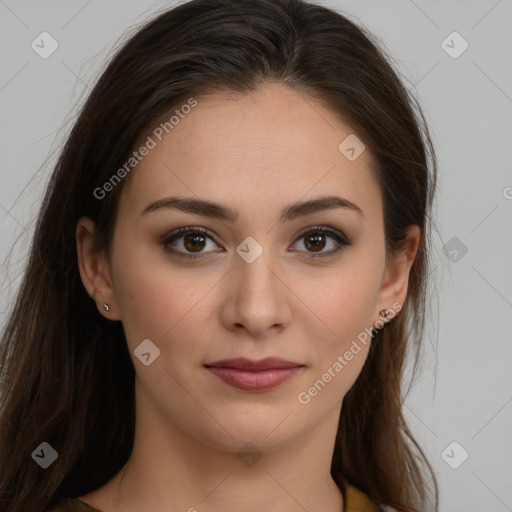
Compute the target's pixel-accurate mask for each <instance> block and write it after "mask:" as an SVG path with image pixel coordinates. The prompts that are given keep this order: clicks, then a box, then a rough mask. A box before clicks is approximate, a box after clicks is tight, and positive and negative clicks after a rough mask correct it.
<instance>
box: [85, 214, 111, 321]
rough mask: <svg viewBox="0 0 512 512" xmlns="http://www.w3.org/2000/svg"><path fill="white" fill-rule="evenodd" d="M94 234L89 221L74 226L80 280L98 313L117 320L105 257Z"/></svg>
mask: <svg viewBox="0 0 512 512" xmlns="http://www.w3.org/2000/svg"><path fill="white" fill-rule="evenodd" d="M95 232H96V227H95V225H94V222H93V221H92V220H91V219H89V218H87V217H82V218H81V219H79V221H78V223H77V226H76V250H77V258H78V268H79V272H80V278H81V279H82V283H83V285H84V287H85V289H86V290H87V293H88V294H89V296H90V297H91V298H92V299H93V300H94V301H95V302H96V305H97V307H98V310H99V311H100V313H101V314H102V315H103V316H104V317H105V318H108V319H109V320H119V318H118V314H117V307H116V301H115V294H114V289H113V286H112V280H111V277H110V271H109V265H108V261H107V257H106V255H105V253H104V251H103V250H101V249H99V248H98V247H97V246H96V243H95ZM105 305H107V307H105Z"/></svg>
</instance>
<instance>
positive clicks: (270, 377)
mask: <svg viewBox="0 0 512 512" xmlns="http://www.w3.org/2000/svg"><path fill="white" fill-rule="evenodd" d="M204 366H205V368H206V369H207V370H209V371H210V372H211V373H212V374H213V375H215V376H216V377H218V378H219V379H221V380H222V381H224V382H225V383H226V384H229V385H230V386H233V387H235V388H238V389H243V390H246V391H265V390H269V389H273V388H275V387H277V386H279V385H280V384H282V383H283V382H286V381H287V380H290V379H291V378H292V377H293V376H294V375H296V374H297V372H299V371H300V370H301V368H303V367H304V366H303V365H301V364H299V363H295V362H293V361H287V360H285V359H281V358H278V357H267V358H265V359H260V360H259V361H255V360H251V359H247V358H244V357H240V358H236V359H223V360H221V361H216V362H214V363H209V364H205V365H204Z"/></svg>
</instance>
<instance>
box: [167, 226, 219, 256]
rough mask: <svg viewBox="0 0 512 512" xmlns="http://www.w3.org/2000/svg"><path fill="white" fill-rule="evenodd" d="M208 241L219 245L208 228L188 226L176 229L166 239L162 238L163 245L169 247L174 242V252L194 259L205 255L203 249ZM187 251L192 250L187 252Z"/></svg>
mask: <svg viewBox="0 0 512 512" xmlns="http://www.w3.org/2000/svg"><path fill="white" fill-rule="evenodd" d="M176 242H179V243H176ZM207 242H212V243H213V245H214V246H217V244H216V242H215V240H214V236H213V234H211V233H210V232H209V231H208V230H207V229H205V228H199V227H197V228H196V227H186V228H178V229H175V230H174V231H172V232H171V233H169V234H168V235H167V236H166V237H165V238H164V240H162V245H164V246H165V247H167V246H172V245H173V244H174V247H175V248H173V249H170V251H171V252H172V253H173V254H176V255H177V256H179V257H182V258H190V259H194V258H200V257H202V255H204V252H201V251H202V249H204V248H205V246H206V245H207ZM176 246H178V250H176ZM187 251H190V252H188V253H187ZM206 252H212V251H206Z"/></svg>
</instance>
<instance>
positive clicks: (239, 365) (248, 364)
mask: <svg viewBox="0 0 512 512" xmlns="http://www.w3.org/2000/svg"><path fill="white" fill-rule="evenodd" d="M205 366H206V367H207V368H210V367H213V368H234V369H238V370H245V371H262V370H272V369H277V368H283V369H284V368H299V367H301V366H303V365H301V364H299V363H295V362H293V361H287V360H286V359H281V358H279V357H266V358H265V359H260V360H259V361H254V360H252V359H247V358H245V357H238V358H236V359H222V360H221V361H216V362H214V363H209V364H205Z"/></svg>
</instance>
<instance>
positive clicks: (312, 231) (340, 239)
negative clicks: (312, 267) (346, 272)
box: [298, 226, 352, 259]
mask: <svg viewBox="0 0 512 512" xmlns="http://www.w3.org/2000/svg"><path fill="white" fill-rule="evenodd" d="M298 238H299V240H300V241H301V242H302V245H303V247H304V248H305V252H307V253H309V255H308V256H306V258H309V259H315V258H324V257H328V256H333V255H334V254H336V253H338V252H339V251H342V250H344V249H345V248H346V247H349V246H350V245H352V243H351V242H350V241H349V240H348V238H347V237H346V236H345V235H344V234H343V233H341V232H340V231H338V230H334V229H329V228H326V227H324V226H316V227H314V228H308V229H307V230H306V231H303V232H302V233H301V234H300V235H299V237H298ZM326 239H327V241H328V239H330V241H331V246H332V248H331V250H329V251H323V249H325V247H326V246H328V245H329V244H328V243H327V241H326Z"/></svg>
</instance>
